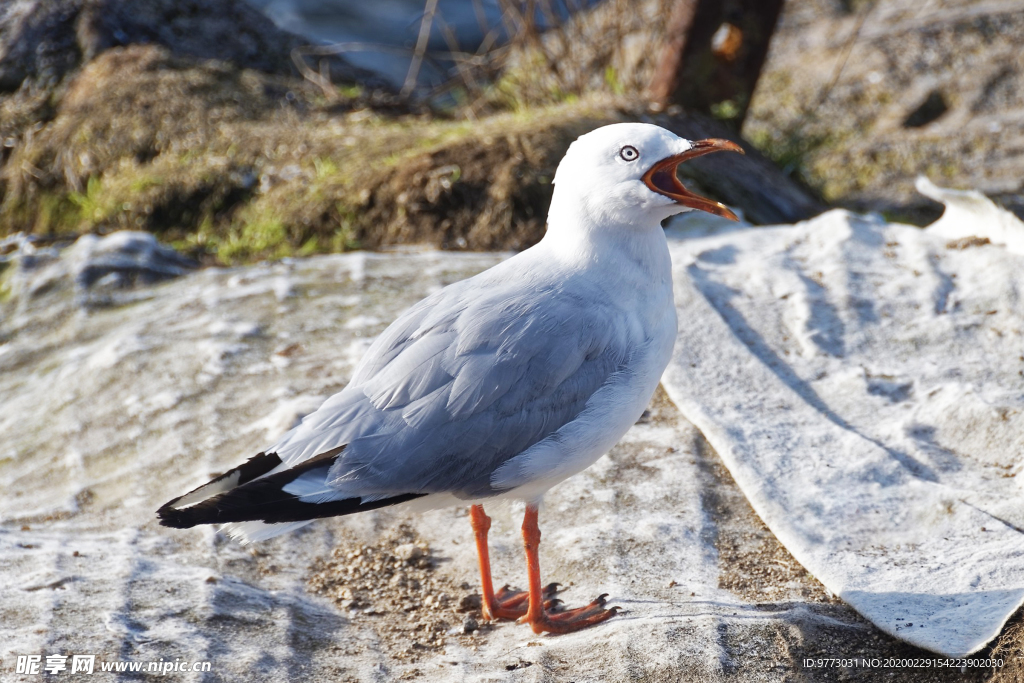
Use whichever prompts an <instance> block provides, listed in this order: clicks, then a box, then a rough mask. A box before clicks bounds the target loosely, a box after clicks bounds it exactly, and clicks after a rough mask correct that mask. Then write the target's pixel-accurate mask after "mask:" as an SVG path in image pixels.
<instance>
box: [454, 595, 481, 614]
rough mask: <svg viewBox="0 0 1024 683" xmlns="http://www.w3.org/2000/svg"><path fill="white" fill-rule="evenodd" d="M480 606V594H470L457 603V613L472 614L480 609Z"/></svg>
mask: <svg viewBox="0 0 1024 683" xmlns="http://www.w3.org/2000/svg"><path fill="white" fill-rule="evenodd" d="M482 604H483V600H482V598H481V597H480V594H479V593H472V594H470V595H467V596H466V597H464V598H462V600H460V601H459V611H460V612H472V611H474V610H478V609H480V606H481V605H482Z"/></svg>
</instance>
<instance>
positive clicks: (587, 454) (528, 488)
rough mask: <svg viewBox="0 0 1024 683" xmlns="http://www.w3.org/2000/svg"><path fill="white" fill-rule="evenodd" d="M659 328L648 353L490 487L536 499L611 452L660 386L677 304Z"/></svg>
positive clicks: (503, 469)
mask: <svg viewBox="0 0 1024 683" xmlns="http://www.w3.org/2000/svg"><path fill="white" fill-rule="evenodd" d="M669 318H670V319H669ZM660 328H661V329H658V330H655V331H654V332H655V333H654V335H653V337H650V338H648V340H647V345H646V348H645V349H644V353H643V354H639V357H638V358H636V360H635V361H634V362H633V363H630V364H629V365H627V366H626V367H625V368H624V370H623V371H622V372H620V373H616V376H615V377H614V378H613V379H612V380H611V381H609V382H608V383H606V384H605V385H604V386H602V387H601V388H600V389H599V390H598V391H597V392H595V394H594V395H593V397H591V399H590V400H589V401H588V402H587V406H586V408H585V409H584V410H583V411H582V412H581V413H580V414H579V415H578V416H577V417H576V418H575V419H573V420H572V421H571V422H569V423H568V424H566V425H564V426H563V427H562V428H561V429H559V430H558V431H557V432H556V433H555V434H553V435H552V436H550V437H548V438H546V439H544V440H543V441H541V442H540V443H538V444H536V445H534V446H532V447H531V448H529V449H527V450H526V451H524V452H523V453H521V454H519V455H518V456H516V457H515V458H513V459H512V460H510V461H508V462H507V463H505V465H503V466H502V467H501V468H499V469H498V471H496V472H495V474H494V476H493V477H492V485H493V486H494V487H495V488H499V489H506V490H507V494H508V495H510V496H511V497H514V498H517V499H521V500H526V501H535V500H538V499H540V498H541V497H542V496H543V495H544V493H545V492H546V491H547V490H548V489H550V488H551V487H552V486H554V485H555V484H558V483H559V482H561V481H563V480H565V479H567V478H568V477H571V476H572V475H574V474H577V473H579V472H582V471H583V470H585V469H586V468H587V467H590V466H591V465H592V464H594V463H595V462H596V461H597V460H598V459H599V458H600V457H601V456H602V455H604V454H605V453H607V452H608V451H609V450H610V449H611V448H612V447H613V446H614V445H615V444H616V443H617V442H618V441H619V439H621V438H622V436H623V435H624V434H625V433H626V432H627V431H629V428H630V427H632V426H633V425H634V424H635V423H636V421H637V420H638V419H640V416H641V415H643V412H644V410H645V409H646V408H647V406H648V405H649V404H650V401H651V397H652V396H653V395H654V392H655V390H656V389H657V388H658V383H659V382H660V381H661V375H662V373H663V372H664V371H665V367H666V366H667V365H668V362H669V359H670V358H671V355H672V347H673V345H674V342H675V308H674V307H673V308H672V310H671V314H670V316H667V317H666V320H665V321H664V324H663V325H661V326H660ZM508 489H511V490H508Z"/></svg>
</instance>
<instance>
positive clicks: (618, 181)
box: [549, 123, 743, 225]
mask: <svg viewBox="0 0 1024 683" xmlns="http://www.w3.org/2000/svg"><path fill="white" fill-rule="evenodd" d="M722 151H728V152H739V153H740V154H742V153H743V149H742V148H741V147H740V146H739V145H737V144H736V143H734V142H729V141H728V140H720V139H709V140H698V141H696V142H691V141H690V140H686V139H684V138H681V137H679V136H678V135H675V134H674V133H671V132H670V131H667V130H665V129H664V128H661V127H659V126H654V125H651V124H648V123H616V124H612V125H610V126H604V127H602V128H598V129H597V130H594V131H591V132H589V133H587V134H586V135H582V136H580V137H579V138H578V139H577V140H576V141H575V142H573V143H572V145H571V146H570V147H569V150H568V151H567V152H566V154H565V157H564V158H563V159H562V161H561V163H560V164H559V165H558V170H557V171H556V172H555V179H554V184H555V193H554V197H553V198H552V214H554V215H553V216H552V218H555V217H556V216H558V215H559V214H563V215H577V216H579V215H584V216H587V217H589V218H590V220H591V221H598V222H601V223H614V224H620V225H648V224H652V223H653V224H660V223H661V221H663V220H664V219H666V218H668V217H669V216H672V215H674V214H677V213H682V212H684V211H691V210H693V209H699V210H701V211H707V212H709V213H713V214H715V215H718V216H724V217H725V218H729V219H731V220H738V219H737V217H736V215H735V214H734V213H733V212H732V211H730V210H729V209H728V208H726V207H725V206H724V205H722V204H720V203H718V202H716V201H713V200H711V199H708V198H706V197H701V196H700V195H698V194H696V193H694V192H691V191H690V190H688V189H686V187H685V186H684V185H683V184H682V183H681V182H680V181H679V179H678V178H677V177H676V169H677V167H678V166H679V165H680V164H682V163H683V162H685V161H688V160H690V159H694V158H696V157H699V156H703V155H705V154H710V153H711V152H722ZM549 222H550V221H549Z"/></svg>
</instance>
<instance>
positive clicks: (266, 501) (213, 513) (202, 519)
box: [156, 446, 428, 529]
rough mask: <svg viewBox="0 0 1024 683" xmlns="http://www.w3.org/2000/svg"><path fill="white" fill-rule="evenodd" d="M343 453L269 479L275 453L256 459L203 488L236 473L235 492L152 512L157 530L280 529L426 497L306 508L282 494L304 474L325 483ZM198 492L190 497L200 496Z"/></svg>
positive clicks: (172, 504) (409, 495) (328, 453)
mask: <svg viewBox="0 0 1024 683" xmlns="http://www.w3.org/2000/svg"><path fill="white" fill-rule="evenodd" d="M344 449H345V446H339V447H337V448H332V449H331V450H329V451H325V452H324V453H320V454H319V455H317V456H315V457H313V458H310V459H309V460H307V461H305V462H303V463H300V464H299V465H296V466H295V467H293V468H290V469H287V470H284V471H281V472H277V473H275V474H269V475H268V474H267V473H268V472H270V470H272V469H273V468H274V467H276V466H277V465H278V464H280V462H281V459H280V458H279V457H278V456H277V454H276V453H260V454H258V455H256V456H254V457H252V458H250V459H249V460H248V461H247V462H246V463H244V464H243V465H241V466H239V467H236V468H235V469H234V470H231V471H230V472H227V473H226V474H222V475H221V476H219V477H216V478H214V479H213V481H211V482H209V483H207V484H203V486H210V484H213V483H216V482H218V481H220V480H222V479H224V478H225V477H228V476H231V475H232V474H234V473H235V472H238V473H239V483H238V485H236V486H235V488H232V489H230V490H228V491H221V492H219V493H216V494H213V495H211V496H210V497H209V498H206V499H205V500H199V501H196V502H190V503H189V504H188V505H187V507H182V508H178V507H175V505H176V504H177V503H178V502H179V501H181V500H182V499H183V498H185V497H187V496H189V495H190V494H188V493H186V494H185V495H184V496H179V497H177V498H175V499H174V500H172V501H170V502H168V503H166V504H165V505H164V506H163V507H161V508H160V509H159V510H157V511H156V514H157V517H159V518H160V524H161V525H163V526H166V527H170V528H172V529H191V528H192V527H194V526H198V525H200V524H227V523H232V522H263V523H264V524H282V523H288V522H305V521H309V520H314V519H321V518H323V517H341V516H343V515H351V514H354V513H356V512H365V511H367V510H376V509H379V508H382V507H388V506H391V505H398V504H400V503H405V502H408V501H410V500H414V499H416V498H422V497H423V496H426V495H428V494H426V493H401V494H396V495H393V496H388V497H387V498H381V499H379V500H372V501H367V502H365V503H364V502H363V501H362V498H360V497H353V498H345V499H342V500H329V501H324V502H321V503H307V502H304V501H302V500H300V499H299V497H298V496H295V495H293V494H291V493H286V492H285V491H284V488H285V487H286V486H287V485H288V484H290V483H291V482H292V481H294V479H295V478H296V477H298V476H300V475H301V474H303V473H306V472H309V471H312V470H316V469H322V470H323V475H324V477H326V476H327V473H328V471H329V469H330V466H331V464H332V463H333V461H334V458H335V457H336V456H337V455H338V454H339V453H341V451H343V450H344ZM275 461H276V462H275ZM264 475H267V476H264ZM203 486H200V487H199V488H197V489H195V491H199V490H200V489H202V488H203ZM195 491H193V492H192V493H195Z"/></svg>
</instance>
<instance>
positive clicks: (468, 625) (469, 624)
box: [462, 617, 480, 635]
mask: <svg viewBox="0 0 1024 683" xmlns="http://www.w3.org/2000/svg"><path fill="white" fill-rule="evenodd" d="M478 628H480V624H478V623H476V619H474V618H473V617H467V618H466V620H465V621H464V622H462V632H463V633H465V634H467V635H468V634H470V633H472V632H473V631H475V630H477V629H478Z"/></svg>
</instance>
